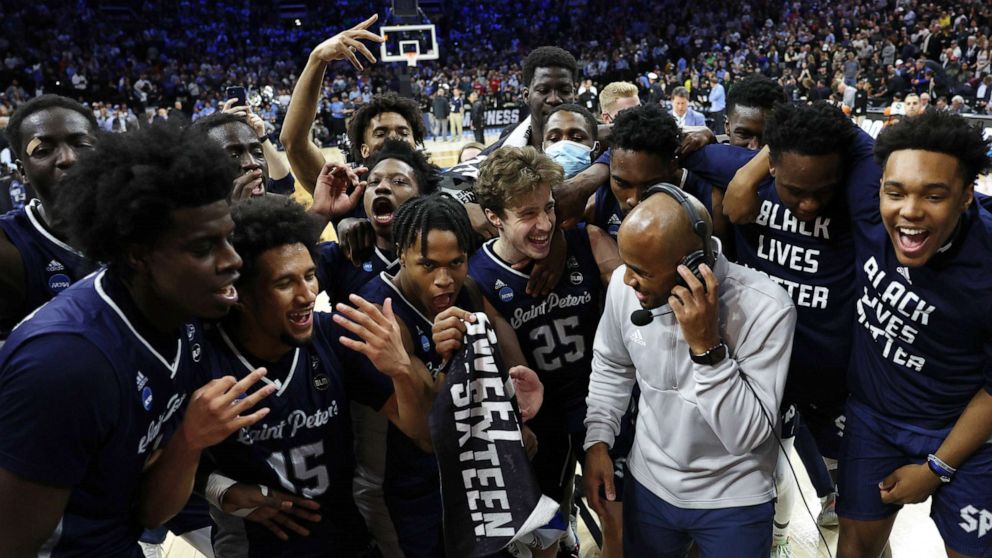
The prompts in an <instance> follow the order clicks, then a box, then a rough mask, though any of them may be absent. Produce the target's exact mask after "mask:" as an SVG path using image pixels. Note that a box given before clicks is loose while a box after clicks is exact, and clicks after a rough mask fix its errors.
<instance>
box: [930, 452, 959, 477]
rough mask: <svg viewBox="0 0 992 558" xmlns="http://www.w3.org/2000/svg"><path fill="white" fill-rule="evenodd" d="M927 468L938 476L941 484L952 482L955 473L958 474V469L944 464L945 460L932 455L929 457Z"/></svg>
mask: <svg viewBox="0 0 992 558" xmlns="http://www.w3.org/2000/svg"><path fill="white" fill-rule="evenodd" d="M927 466H929V467H930V470H931V471H932V472H933V474H935V475H937V478H939V479H940V482H942V483H944V484H947V483H949V482H951V479H952V478H954V473H957V472H958V470H957V469H955V468H954V467H951V466H950V465H948V464H947V463H944V460H942V459H941V458H939V457H937V456H936V455H934V454H932V453H931V454H930V455H928V456H927Z"/></svg>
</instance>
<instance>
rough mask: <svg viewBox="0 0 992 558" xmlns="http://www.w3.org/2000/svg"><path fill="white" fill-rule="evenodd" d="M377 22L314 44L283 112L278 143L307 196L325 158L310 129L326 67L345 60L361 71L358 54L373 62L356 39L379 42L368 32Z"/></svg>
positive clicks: (369, 21) (378, 38) (371, 56)
mask: <svg viewBox="0 0 992 558" xmlns="http://www.w3.org/2000/svg"><path fill="white" fill-rule="evenodd" d="M378 19H379V16H378V15H377V14H373V15H372V17H370V18H368V19H366V20H365V21H363V22H362V23H359V24H358V25H356V26H354V27H352V28H351V29H348V30H347V31H342V32H341V33H338V34H337V35H334V36H333V37H331V38H330V39H327V40H326V41H324V42H322V43H320V44H319V45H317V47H316V48H314V49H313V51H311V52H310V57H309V58H308V59H307V64H306V66H304V68H303V72H301V73H300V78H299V79H298V80H297V81H296V87H294V88H293V96H292V99H291V100H290V102H289V109H288V110H287V111H286V119H285V120H284V121H283V124H282V132H281V133H280V134H279V141H281V142H282V144H283V146H284V147H285V148H286V158H287V159H289V166H290V168H291V169H292V171H293V174H294V175H295V176H296V180H297V181H299V183H300V185H302V186H303V189H305V190H306V191H307V192H309V193H310V194H313V190H314V186H315V185H316V184H317V176H318V175H319V174H320V169H321V168H322V167H323V166H324V155H323V153H321V152H320V149H319V148H318V147H317V146H316V145H314V144H313V142H311V141H310V137H309V135H310V126H311V124H313V119H314V118H315V117H316V116H317V103H318V102H319V101H320V87H321V85H322V84H323V82H324V72H325V71H326V70H327V64H328V63H329V62H332V61H334V60H344V59H347V60H348V61H349V62H351V65H352V66H354V67H355V69H356V70H358V71H361V70H362V69H363V67H362V63H361V62H360V61H359V59H358V57H357V56H356V53H357V52H360V53H361V54H362V56H364V57H365V58H366V59H368V61H369V62H372V63H374V62H375V56H373V55H372V52H371V51H369V49H368V48H367V47H366V46H365V45H364V44H362V43H361V42H360V41H359V39H363V40H367V41H373V42H377V43H381V42H382V41H383V39H382V37H380V36H379V35H376V34H375V33H372V32H371V31H369V30H368V28H369V26H371V25H372V24H373V23H375V22H376V21H377V20H378Z"/></svg>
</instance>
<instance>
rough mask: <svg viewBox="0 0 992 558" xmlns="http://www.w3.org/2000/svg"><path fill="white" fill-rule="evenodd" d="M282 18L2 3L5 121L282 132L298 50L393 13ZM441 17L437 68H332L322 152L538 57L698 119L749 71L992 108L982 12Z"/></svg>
mask: <svg viewBox="0 0 992 558" xmlns="http://www.w3.org/2000/svg"><path fill="white" fill-rule="evenodd" d="M276 4H278V3H275V2H273V3H269V2H257V3H256V2H253V3H245V2H239V1H234V0H182V1H181V2H179V3H172V2H154V1H151V2H130V3H129V2H124V3H123V6H124V8H125V9H124V10H123V11H107V10H106V9H105V4H99V3H96V2H87V1H85V0H77V1H76V2H74V3H71V4H67V5H63V4H62V3H59V2H51V1H46V0H43V1H40V2H33V3H23V4H15V5H13V6H5V7H4V8H2V10H3V13H0V58H2V67H0V115H3V114H9V113H10V112H11V111H12V110H13V109H14V108H16V106H17V105H18V104H20V103H23V102H24V101H25V100H27V99H29V98H31V97H33V96H35V95H38V94H40V93H42V92H47V93H59V94H65V95H69V96H73V97H76V98H79V99H81V100H83V101H85V102H88V103H90V104H91V106H92V107H93V109H94V111H95V112H96V113H97V115H98V118H99V119H100V122H101V125H102V126H103V127H104V128H105V129H107V130H124V129H127V128H128V127H132V126H135V125H140V122H141V121H147V122H150V121H152V120H154V119H156V118H170V117H176V118H179V117H185V118H187V119H193V120H195V119H197V118H199V117H202V116H207V115H209V114H211V113H213V112H215V111H217V110H218V107H219V105H220V103H222V102H223V101H224V91H225V88H226V87H227V86H232V85H241V86H245V87H247V88H249V89H251V90H253V91H256V92H257V93H258V95H257V96H255V97H254V103H255V110H256V112H258V113H259V114H260V115H261V116H263V118H264V119H265V120H266V121H267V122H269V124H270V126H271V128H272V130H273V131H278V129H279V128H280V122H281V120H282V117H283V115H284V114H285V109H286V106H287V105H288V103H289V98H290V92H291V90H292V86H293V83H294V81H295V78H296V75H297V72H298V71H299V70H300V69H301V68H302V66H303V63H304V62H305V57H306V55H307V53H308V52H309V49H310V48H312V47H313V46H314V45H315V44H317V43H319V42H320V41H321V40H323V39H324V38H326V37H327V36H329V34H331V33H332V30H333V29H340V28H341V27H342V26H349V25H353V24H355V23H357V22H358V21H360V20H361V19H363V18H364V17H365V16H366V15H367V14H368V13H371V12H373V11H376V12H379V13H382V14H387V13H388V6H389V5H390V4H391V3H390V2H385V1H382V0H375V1H372V2H368V1H364V2H360V1H352V0H348V1H336V2H334V3H333V10H332V12H326V13H325V12H321V11H320V10H318V9H315V8H311V10H310V15H309V17H306V18H301V19H295V20H294V19H280V18H279V17H278V15H277V14H278V10H277V9H276V8H277V6H276ZM101 6H103V8H101ZM440 10H441V12H439V13H431V15H430V17H431V19H432V21H433V23H435V24H436V25H437V32H438V43H439V47H440V54H441V57H440V59H439V60H438V61H432V62H425V61H422V62H420V63H419V64H418V65H417V66H416V67H415V68H410V69H408V68H407V67H406V65H403V64H377V65H374V66H372V67H371V69H368V70H366V72H364V73H362V74H357V75H356V74H355V73H354V72H352V71H351V68H350V67H348V66H347V65H345V64H343V63H339V65H336V66H333V67H332V68H330V69H329V71H328V73H327V77H326V82H325V88H324V102H323V103H322V105H321V112H322V118H321V119H319V123H320V126H318V128H320V132H321V134H322V135H323V136H325V139H326V140H328V141H333V140H334V139H335V138H334V137H332V136H335V135H340V134H334V133H333V130H334V128H333V126H332V122H331V119H332V118H331V114H332V112H334V113H335V116H337V117H340V116H341V115H344V116H345V117H347V116H348V115H349V114H351V113H352V112H353V111H354V110H355V109H356V108H357V107H358V106H360V105H361V104H362V103H365V102H368V100H369V99H370V98H371V96H372V95H373V94H376V93H379V92H383V91H387V90H398V82H399V80H398V76H399V73H400V72H408V71H412V72H413V76H412V90H413V91H412V92H413V94H414V95H415V96H417V97H418V98H419V99H420V100H421V106H422V107H423V109H424V111H425V113H428V112H430V109H431V105H432V97H433V96H435V95H436V92H437V91H439V90H441V91H442V93H443V94H445V95H446V96H447V95H450V91H451V89H452V88H453V87H457V88H461V89H462V90H463V91H464V93H465V94H466V96H467V94H468V93H469V92H471V91H472V90H475V91H477V92H478V93H479V94H480V95H481V97H482V99H483V101H484V102H485V103H486V105H487V106H489V107H502V106H505V105H514V104H522V103H519V100H520V96H521V93H522V89H523V87H524V84H523V83H522V81H523V80H522V79H521V75H520V74H521V70H520V67H519V64H518V61H519V60H520V59H521V58H522V56H523V54H524V53H526V52H527V51H528V50H529V49H531V48H533V47H535V46H537V45H540V44H558V45H563V46H566V47H568V48H569V50H570V51H571V52H572V53H573V54H574V55H575V56H576V58H577V59H578V60H579V63H580V73H581V74H582V77H583V78H588V79H590V80H591V86H592V87H598V88H600V89H601V88H602V86H603V85H605V84H606V83H608V82H610V81H615V80H620V79H622V80H626V81H632V82H635V83H637V84H638V85H639V87H640V88H641V90H642V96H643V97H644V98H645V99H646V100H647V99H650V100H652V101H656V100H665V99H667V98H668V97H669V96H670V93H671V91H672V89H674V87H677V86H685V87H687V88H688V89H689V91H690V92H691V96H692V99H691V100H692V102H693V103H694V104H695V105H696V108H697V109H700V110H704V111H705V110H706V109H707V103H708V100H707V99H708V94H709V83H708V82H709V80H708V79H707V78H708V77H709V76H710V75H716V76H717V77H718V79H719V80H720V81H721V82H723V83H725V84H728V85H731V86H732V83H733V81H734V80H735V79H736V78H737V77H738V76H743V75H747V74H750V73H753V72H761V73H763V74H766V75H768V76H769V77H772V78H773V79H777V80H779V81H780V83H781V84H782V85H783V86H784V87H785V89H786V92H787V93H788V95H789V96H790V98H791V99H793V100H794V101H801V100H816V99H830V98H833V99H835V100H836V101H837V102H843V103H845V104H849V107H848V108H852V109H853V108H854V107H853V106H851V105H853V99H854V97H855V96H854V95H852V94H851V93H850V92H848V93H847V94H845V91H846V90H847V89H848V88H850V89H855V90H856V91H859V92H863V93H859V94H858V99H859V104H860V105H861V106H859V110H860V111H861V112H862V113H863V111H864V110H865V109H866V108H867V105H871V106H872V107H876V108H879V107H883V106H888V105H889V104H891V103H892V102H893V100H896V101H899V100H901V99H902V97H903V96H904V95H906V94H907V93H910V92H915V93H918V94H922V93H926V94H927V96H928V97H929V98H930V99H931V102H932V104H933V105H935V106H939V107H942V108H945V109H946V110H949V111H953V112H959V113H977V114H988V113H989V112H990V110H992V109H990V108H989V106H988V105H989V98H990V96H992V77H990V62H992V41H990V36H992V5H990V4H989V3H988V2H985V1H983V0H953V1H949V2H939V3H938V2H923V1H920V0H842V1H839V2H829V3H827V2H823V1H815V0H813V1H810V0H805V1H798V0H797V1H793V2H787V1H772V0H755V1H752V2H723V1H719V0H701V1H694V2H686V1H684V0H678V1H666V2H650V3H649V2H632V1H619V2H617V1H611V2H601V1H596V0H585V1H583V0H578V1H576V0H538V1H533V2H531V1H524V0H512V1H508V2H474V1H469V0H451V1H448V2H444V3H442V5H441V7H440ZM389 19H390V18H388V17H384V20H385V21H384V22H385V23H389V22H390V21H389ZM394 22H395V21H394ZM652 74H653V75H655V76H656V79H651V77H650V76H651V75H652ZM334 103H340V104H337V105H336V104H334ZM172 113H176V114H172ZM179 113H182V114H179ZM276 135H277V134H276Z"/></svg>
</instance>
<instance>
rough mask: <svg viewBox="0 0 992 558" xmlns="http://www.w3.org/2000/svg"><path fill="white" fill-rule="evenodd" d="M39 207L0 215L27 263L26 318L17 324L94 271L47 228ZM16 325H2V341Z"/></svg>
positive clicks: (0, 227) (2, 225) (36, 204)
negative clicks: (39, 212)
mask: <svg viewBox="0 0 992 558" xmlns="http://www.w3.org/2000/svg"><path fill="white" fill-rule="evenodd" d="M40 207H41V202H40V201H38V200H37V199H34V200H32V201H31V203H30V204H28V206H27V207H25V208H24V209H19V210H14V211H10V212H8V213H6V214H4V215H0V230H2V231H3V232H4V234H6V235H7V238H8V239H9V240H10V243H11V244H13V245H14V247H16V248H17V251H18V252H20V254H21V261H22V262H23V263H24V306H23V308H24V314H23V315H21V316H19V317H18V319H17V321H20V318H23V317H24V316H26V315H27V314H29V313H31V311H33V310H34V309H35V308H37V307H39V306H41V305H42V304H44V303H46V302H48V301H49V300H51V299H52V298H54V297H55V295H57V294H59V293H60V292H62V291H64V290H65V289H67V288H68V287H69V285H71V284H72V283H74V282H76V281H78V280H79V279H82V278H83V277H84V276H86V275H87V274H88V273H90V272H91V271H93V270H94V269H95V266H94V265H92V264H91V263H90V261H89V260H87V259H86V257H84V256H83V255H82V254H80V253H79V252H77V251H76V250H74V249H73V248H72V247H71V246H69V245H68V244H66V243H65V242H62V241H61V240H59V239H57V238H55V236H54V235H52V233H51V232H49V231H48V229H46V228H45V225H44V224H43V221H42V218H41V216H40V215H39V214H38V208H40ZM17 321H15V322H14V323H9V324H0V339H5V338H6V337H7V335H9V334H10V330H11V328H13V326H15V325H17Z"/></svg>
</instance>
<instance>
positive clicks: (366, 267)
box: [362, 261, 372, 273]
mask: <svg viewBox="0 0 992 558" xmlns="http://www.w3.org/2000/svg"><path fill="white" fill-rule="evenodd" d="M362 271H364V272H365V273H372V262H370V261H369V262H365V263H363V264H362Z"/></svg>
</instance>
